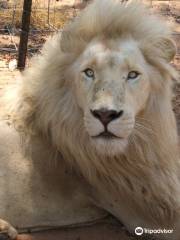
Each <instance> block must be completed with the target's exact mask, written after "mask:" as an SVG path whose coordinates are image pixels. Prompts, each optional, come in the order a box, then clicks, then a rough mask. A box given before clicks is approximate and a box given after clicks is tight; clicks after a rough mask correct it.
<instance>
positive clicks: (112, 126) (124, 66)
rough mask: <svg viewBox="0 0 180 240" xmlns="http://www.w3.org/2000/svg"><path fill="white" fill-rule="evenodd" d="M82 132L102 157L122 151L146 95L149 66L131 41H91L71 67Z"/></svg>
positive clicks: (148, 91) (148, 88) (101, 39)
mask: <svg viewBox="0 0 180 240" xmlns="http://www.w3.org/2000/svg"><path fill="white" fill-rule="evenodd" d="M70 71H71V73H72V76H74V84H75V89H74V94H75V97H76V101H77V104H78V107H79V108H80V109H81V112H82V114H81V117H83V125H84V130H85V131H86V132H87V135H88V137H89V140H90V141H91V143H92V145H93V146H94V147H95V148H96V149H97V151H98V152H100V153H102V154H107V153H110V154H116V153H121V152H122V151H124V148H125V146H126V145H127V143H128V138H129V137H130V135H131V134H132V132H133V129H134V125H135V118H136V116H137V115H138V114H139V113H140V112H141V111H142V110H143V109H144V108H145V106H146V102H147V99H148V97H149V94H150V90H151V86H150V76H149V66H148V64H147V62H146V60H145V58H144V56H143V54H142V53H141V51H140V49H139V47H138V43H137V42H136V41H134V40H133V39H132V38H131V37H129V36H127V37H125V38H122V39H121V38H115V39H104V38H97V39H93V40H92V41H91V42H90V43H89V44H88V45H87V47H86V48H85V50H84V51H83V52H82V53H81V55H80V56H79V57H78V58H77V60H76V62H75V63H74V64H73V65H72V67H71V70H70Z"/></svg>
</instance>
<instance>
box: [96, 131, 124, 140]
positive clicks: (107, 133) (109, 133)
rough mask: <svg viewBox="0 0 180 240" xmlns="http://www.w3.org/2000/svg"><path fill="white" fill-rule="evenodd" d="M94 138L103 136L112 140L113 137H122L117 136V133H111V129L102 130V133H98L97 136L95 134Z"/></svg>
mask: <svg viewBox="0 0 180 240" xmlns="http://www.w3.org/2000/svg"><path fill="white" fill-rule="evenodd" d="M93 138H103V139H107V140H112V139H118V138H120V137H117V136H116V135H114V134H113V133H111V132H109V131H104V132H101V133H100V134H98V135H97V136H93ZM120 139H121V138H120Z"/></svg>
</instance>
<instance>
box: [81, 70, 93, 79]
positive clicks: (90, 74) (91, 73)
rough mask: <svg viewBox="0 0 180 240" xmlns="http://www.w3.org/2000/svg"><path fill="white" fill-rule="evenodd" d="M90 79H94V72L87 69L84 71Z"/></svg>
mask: <svg viewBox="0 0 180 240" xmlns="http://www.w3.org/2000/svg"><path fill="white" fill-rule="evenodd" d="M83 72H84V73H85V75H86V76H87V77H89V78H94V71H93V70H92V69H91V68H87V69H85V70H84V71H83Z"/></svg>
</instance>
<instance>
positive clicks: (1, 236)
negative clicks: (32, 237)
mask: <svg viewBox="0 0 180 240" xmlns="http://www.w3.org/2000/svg"><path fill="white" fill-rule="evenodd" d="M16 236H17V231H16V229H15V228H13V227H12V226H11V225H10V224H9V223H7V222H6V221H4V220H2V219H0V240H7V239H15V238H16Z"/></svg>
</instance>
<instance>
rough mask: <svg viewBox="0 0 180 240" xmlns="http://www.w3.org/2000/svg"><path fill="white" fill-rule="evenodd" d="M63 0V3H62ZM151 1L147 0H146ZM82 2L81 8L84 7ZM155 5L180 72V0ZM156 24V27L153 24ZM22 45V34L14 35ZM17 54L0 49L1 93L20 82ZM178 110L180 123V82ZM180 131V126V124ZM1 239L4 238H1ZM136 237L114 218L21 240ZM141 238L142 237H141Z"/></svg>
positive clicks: (0, 41) (2, 43)
mask: <svg viewBox="0 0 180 240" xmlns="http://www.w3.org/2000/svg"><path fill="white" fill-rule="evenodd" d="M62 2H63V4H62ZM146 2H147V1H146ZM72 4H74V1H72V0H66V1H62V0H60V1H59V6H61V7H64V9H66V7H67V6H69V5H72ZM83 7H84V6H83V5H80V8H83ZM153 8H154V10H155V11H157V12H158V13H159V14H160V16H162V17H163V18H165V20H166V21H167V22H168V24H170V25H171V26H172V29H173V32H174V39H175V41H176V44H177V48H178V54H177V56H176V58H175V60H174V62H173V63H172V64H174V65H175V67H176V68H177V69H178V70H179V71H180V1H179V0H177V1H162V0H161V1H153ZM152 27H153V26H152ZM46 37H47V35H46V34H45V35H43V34H39V36H38V38H36V36H34V38H33V36H31V37H30V41H29V46H37V45H38V46H41V45H42V44H43V42H44V41H45V39H46ZM14 41H15V42H16V44H17V46H18V42H19V36H15V37H14ZM12 44H13V43H12V41H11V37H10V36H9V35H8V34H5V33H2V34H0V48H1V47H7V48H8V47H10V46H11V45H12ZM16 57H17V54H16V53H11V54H9V53H7V52H4V51H3V52H0V92H1V91H2V89H3V88H4V87H5V86H6V85H8V84H9V83H11V82H14V81H17V79H18V78H19V77H20V76H21V73H20V72H18V71H17V70H15V71H10V70H9V68H8V64H9V61H10V60H11V59H14V58H16ZM173 104H174V111H175V113H176V116H177V122H178V126H180V85H179V84H176V85H175V97H174V101H173ZM179 130H180V127H179ZM0 239H1V238H0ZM133 239H134V240H135V239H137V238H135V237H133V236H130V235H129V234H128V233H127V232H126V231H125V229H124V227H123V226H122V225H121V224H120V223H118V222H117V221H114V220H111V219H110V221H109V223H107V222H101V223H98V224H96V225H92V226H86V227H83V228H81V227H79V228H76V229H67V228H62V229H58V230H49V231H45V232H40V233H31V234H21V235H19V236H18V239H17V240H133ZM138 239H142V238H140V237H138Z"/></svg>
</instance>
